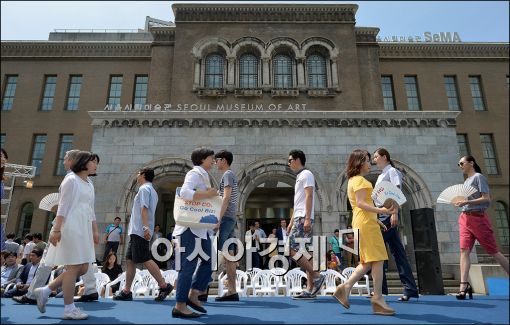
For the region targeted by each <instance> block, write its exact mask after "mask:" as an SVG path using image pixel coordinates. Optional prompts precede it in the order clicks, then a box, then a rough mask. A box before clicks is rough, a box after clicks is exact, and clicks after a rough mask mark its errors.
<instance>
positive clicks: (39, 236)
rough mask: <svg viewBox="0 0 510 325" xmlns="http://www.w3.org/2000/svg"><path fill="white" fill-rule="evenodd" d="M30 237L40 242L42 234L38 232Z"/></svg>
mask: <svg viewBox="0 0 510 325" xmlns="http://www.w3.org/2000/svg"><path fill="white" fill-rule="evenodd" d="M32 237H34V238H37V239H39V240H42V234H41V233H40V232H34V233H33V234H32Z"/></svg>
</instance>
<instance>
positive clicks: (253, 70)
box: [239, 54, 259, 88]
mask: <svg viewBox="0 0 510 325" xmlns="http://www.w3.org/2000/svg"><path fill="white" fill-rule="evenodd" d="M258 67H259V64H258V60H257V57H256V56H255V55H253V54H243V55H242V56H241V58H240V59H239V87H240V88H257V87H258V71H259V69H258Z"/></svg>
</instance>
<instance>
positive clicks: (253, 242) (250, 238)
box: [244, 221, 260, 268]
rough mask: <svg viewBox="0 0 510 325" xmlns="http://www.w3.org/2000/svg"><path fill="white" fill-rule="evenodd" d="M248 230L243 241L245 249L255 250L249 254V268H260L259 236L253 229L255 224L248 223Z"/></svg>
mask: <svg viewBox="0 0 510 325" xmlns="http://www.w3.org/2000/svg"><path fill="white" fill-rule="evenodd" d="M249 226H250V229H248V230H247V231H246V234H245V236H244V240H245V243H246V249H250V248H252V247H254V248H255V250H254V251H253V252H252V253H251V266H252V267H256V268H260V255H259V251H260V237H259V236H260V234H259V232H258V231H257V229H255V222H253V221H251V222H250V225H249Z"/></svg>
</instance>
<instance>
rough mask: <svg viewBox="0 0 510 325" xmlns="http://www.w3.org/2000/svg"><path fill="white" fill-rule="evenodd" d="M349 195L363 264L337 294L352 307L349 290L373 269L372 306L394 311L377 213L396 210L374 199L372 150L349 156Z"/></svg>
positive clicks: (378, 311) (385, 312)
mask: <svg viewBox="0 0 510 325" xmlns="http://www.w3.org/2000/svg"><path fill="white" fill-rule="evenodd" d="M346 170H347V177H349V182H348V184H347V196H348V197H349V202H350V203H351V206H352V212H353V221H352V227H353V229H354V231H355V232H356V231H358V241H359V257H360V264H359V265H358V266H357V267H356V270H355V271H354V273H353V274H352V275H351V276H350V277H349V279H347V281H346V282H345V283H343V284H341V285H339V286H338V287H337V289H336V291H335V293H334V295H333V296H334V297H335V298H336V299H337V300H338V302H340V304H341V305H342V306H344V307H345V308H346V309H349V307H350V305H349V294H350V292H351V288H352V286H353V285H354V284H355V283H356V282H357V281H358V280H360V279H361V278H362V277H363V276H364V275H365V274H366V273H367V272H368V271H370V269H372V278H373V286H374V296H373V297H372V301H371V302H372V310H373V312H374V314H377V315H394V314H395V310H393V309H391V308H390V307H389V306H388V305H387V304H386V302H385V301H384V298H383V296H382V279H383V263H384V261H385V260H387V259H388V254H387V253H386V246H385V245H384V240H383V237H382V235H381V230H380V228H381V227H382V228H385V226H384V225H383V224H382V222H380V221H379V220H378V219H377V214H378V213H379V214H390V215H391V214H393V213H395V208H394V207H391V208H384V207H383V208H377V207H375V206H374V204H373V202H372V190H373V187H372V184H371V183H370V182H369V181H367V180H366V179H365V177H363V176H365V175H367V174H368V173H369V172H370V153H369V152H368V151H366V150H361V149H356V150H354V151H353V152H352V153H351V154H350V155H349V158H348V160H347V169H346Z"/></svg>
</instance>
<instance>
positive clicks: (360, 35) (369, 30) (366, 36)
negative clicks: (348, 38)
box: [355, 27, 379, 43]
mask: <svg viewBox="0 0 510 325" xmlns="http://www.w3.org/2000/svg"><path fill="white" fill-rule="evenodd" d="M355 30H356V42H360V43H367V42H370V43H377V34H378V33H379V28H377V27H356V29H355Z"/></svg>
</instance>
